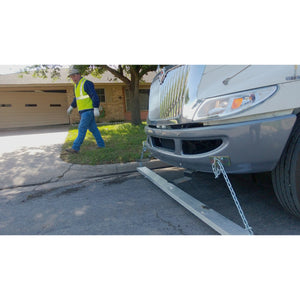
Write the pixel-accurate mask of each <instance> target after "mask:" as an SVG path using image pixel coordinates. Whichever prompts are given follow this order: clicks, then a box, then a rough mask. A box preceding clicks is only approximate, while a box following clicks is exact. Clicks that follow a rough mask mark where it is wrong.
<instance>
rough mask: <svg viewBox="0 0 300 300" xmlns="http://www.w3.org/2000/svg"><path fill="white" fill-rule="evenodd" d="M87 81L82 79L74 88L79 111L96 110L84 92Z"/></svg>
mask: <svg viewBox="0 0 300 300" xmlns="http://www.w3.org/2000/svg"><path fill="white" fill-rule="evenodd" d="M85 81H86V79H85V78H81V79H80V81H79V82H78V84H77V85H75V86H74V93H75V97H76V103H77V109H78V111H81V110H85V109H93V108H94V107H93V101H92V99H91V98H90V96H89V95H88V94H87V93H86V91H85V90H84V83H85Z"/></svg>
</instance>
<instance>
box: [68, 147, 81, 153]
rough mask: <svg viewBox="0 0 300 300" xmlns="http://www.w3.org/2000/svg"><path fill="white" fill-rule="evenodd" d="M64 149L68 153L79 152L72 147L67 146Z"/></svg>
mask: <svg viewBox="0 0 300 300" xmlns="http://www.w3.org/2000/svg"><path fill="white" fill-rule="evenodd" d="M66 151H67V152H69V153H76V154H77V153H78V152H79V151H77V150H75V149H73V148H67V149H66Z"/></svg>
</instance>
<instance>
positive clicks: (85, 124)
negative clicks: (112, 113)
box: [66, 67, 105, 153]
mask: <svg viewBox="0 0 300 300" xmlns="http://www.w3.org/2000/svg"><path fill="white" fill-rule="evenodd" d="M68 76H69V77H71V79H72V81H73V82H74V94H75V97H74V99H73V102H72V103H71V105H70V107H69V108H68V110H67V113H68V115H70V114H71V113H72V110H73V109H74V108H76V107H77V109H78V112H79V114H80V117H81V118H80V123H79V126H78V136H77V138H76V139H75V141H74V143H73V146H72V148H68V149H66V151H68V152H70V153H78V152H79V150H80V146H81V144H82V143H83V141H84V138H85V135H86V132H87V130H89V131H90V132H91V133H92V134H93V136H94V137H95V139H96V142H97V145H98V147H99V148H104V147H105V143H104V141H103V139H102V136H101V133H100V131H99V129H98V127H97V124H96V121H95V117H98V116H99V115H100V112H99V104H100V100H99V97H98V95H97V93H96V91H95V87H94V84H93V82H91V81H89V80H87V79H85V78H84V77H82V76H81V75H80V71H79V70H78V69H76V68H73V67H71V68H70V69H69V73H68Z"/></svg>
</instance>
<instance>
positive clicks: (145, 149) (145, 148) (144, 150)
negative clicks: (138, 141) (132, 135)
mask: <svg viewBox="0 0 300 300" xmlns="http://www.w3.org/2000/svg"><path fill="white" fill-rule="evenodd" d="M142 144H143V149H142V153H141V158H140V167H142V166H143V158H144V153H145V152H146V151H147V147H146V141H143V143H142Z"/></svg>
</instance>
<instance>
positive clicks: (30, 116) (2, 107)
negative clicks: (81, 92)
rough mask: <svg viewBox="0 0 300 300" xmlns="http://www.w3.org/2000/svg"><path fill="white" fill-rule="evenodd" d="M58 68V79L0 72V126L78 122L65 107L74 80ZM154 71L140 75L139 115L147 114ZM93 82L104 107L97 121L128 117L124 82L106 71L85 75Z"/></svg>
mask: <svg viewBox="0 0 300 300" xmlns="http://www.w3.org/2000/svg"><path fill="white" fill-rule="evenodd" d="M67 72H68V70H67V69H61V77H60V79H56V80H53V79H51V78H46V79H43V78H38V77H33V76H32V74H22V76H20V75H21V74H20V73H15V74H7V75H0V129H4V128H17V127H32V126H44V125H59V124H73V123H78V122H79V118H80V117H79V114H78V113H77V112H76V111H73V113H72V114H71V115H70V116H68V115H67V113H66V111H67V108H68V107H69V105H70V104H71V102H72V101H73V97H74V91H73V82H72V80H71V79H70V78H68V77H67ZM154 76H155V72H150V73H148V74H147V75H145V76H144V77H143V80H142V83H141V84H140V108H141V119H142V120H146V118H147V114H148V111H147V110H148V101H149V90H150V85H151V82H152V79H153V78H154ZM85 77H86V78H87V79H89V80H91V81H92V82H94V85H95V89H96V91H97V93H98V95H99V98H100V104H101V106H102V107H103V108H104V116H102V117H100V118H98V119H97V121H98V122H111V121H130V119H131V113H130V109H129V104H128V91H127V88H126V85H125V84H124V83H123V82H122V81H121V80H119V79H118V78H116V77H114V76H113V75H112V74H111V73H110V72H105V73H104V74H103V76H102V78H101V79H99V78H95V77H93V76H91V75H88V76H85Z"/></svg>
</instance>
